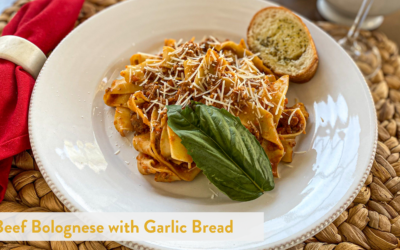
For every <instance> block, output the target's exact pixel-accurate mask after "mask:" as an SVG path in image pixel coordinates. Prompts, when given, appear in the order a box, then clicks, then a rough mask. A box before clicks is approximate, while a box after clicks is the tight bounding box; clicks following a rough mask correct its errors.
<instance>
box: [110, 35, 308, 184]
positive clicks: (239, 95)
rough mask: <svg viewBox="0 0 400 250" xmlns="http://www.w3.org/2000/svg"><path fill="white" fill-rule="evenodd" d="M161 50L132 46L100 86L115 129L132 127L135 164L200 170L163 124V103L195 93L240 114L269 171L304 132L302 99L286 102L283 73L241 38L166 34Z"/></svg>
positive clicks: (164, 178) (166, 178)
mask: <svg viewBox="0 0 400 250" xmlns="http://www.w3.org/2000/svg"><path fill="white" fill-rule="evenodd" d="M164 44H165V46H164V47H163V50H162V52H161V53H159V54H156V55H151V54H145V53H138V54H135V55H133V56H132V57H131V59H130V63H131V64H130V65H127V66H126V68H125V70H123V71H122V72H121V76H122V78H121V79H117V80H115V81H114V82H113V84H112V85H111V87H110V88H108V89H107V90H106V91H105V94H104V102H105V104H106V105H108V106H111V107H115V117H114V125H115V128H116V130H117V131H118V132H119V133H120V135H121V136H127V134H128V133H132V132H133V133H134V134H135V136H134V139H133V146H134V148H135V149H136V150H137V151H139V152H140V153H139V155H138V157H137V162H138V164H137V165H138V169H139V172H140V173H142V174H143V175H148V174H154V175H155V180H156V181H160V182H172V181H179V180H184V181H191V180H193V179H194V178H195V177H196V175H197V174H199V172H200V171H201V170H200V169H198V168H197V167H196V163H195V162H193V159H192V158H191V157H190V155H188V153H187V150H186V148H185V147H184V146H183V145H182V144H181V140H180V138H179V137H178V136H177V135H176V134H175V133H174V131H173V130H172V129H171V128H169V127H168V124H167V120H168V117H167V110H166V106H167V105H172V104H175V105H181V106H182V107H185V106H187V105H189V104H190V101H192V100H194V101H197V102H201V103H203V104H206V105H212V106H215V107H217V108H224V109H226V110H227V111H228V112H230V113H231V114H233V115H235V116H237V117H239V119H240V121H241V123H242V124H243V125H244V126H245V127H246V128H247V129H248V130H249V131H250V132H251V133H252V134H253V135H254V136H255V137H256V138H257V140H258V141H259V142H260V144H261V146H262V148H263V149H264V151H265V152H266V154H267V156H268V158H269V160H270V162H271V166H272V171H273V174H274V176H275V177H278V171H277V168H278V163H279V162H281V161H283V162H291V161H292V158H293V147H294V146H295V145H296V141H295V137H296V136H298V135H300V134H302V133H305V128H306V122H307V119H308V113H307V110H306V108H305V107H304V105H303V104H302V103H296V104H295V105H294V106H292V107H287V102H288V101H287V98H286V93H287V91H288V88H289V77H288V76H282V77H280V78H279V79H276V77H275V76H274V75H273V74H272V72H271V71H270V70H269V69H268V68H267V67H265V66H264V64H263V63H262V61H261V59H260V58H258V56H257V54H253V53H252V52H251V51H249V50H248V49H247V48H246V44H245V43H244V40H241V42H240V43H239V44H236V43H234V42H232V41H225V42H219V41H218V40H216V39H215V38H213V37H209V38H206V39H204V40H203V41H202V42H200V43H195V42H194V38H193V39H192V40H190V41H188V42H186V43H179V44H178V43H177V42H176V41H175V40H173V39H166V40H165V43H164Z"/></svg>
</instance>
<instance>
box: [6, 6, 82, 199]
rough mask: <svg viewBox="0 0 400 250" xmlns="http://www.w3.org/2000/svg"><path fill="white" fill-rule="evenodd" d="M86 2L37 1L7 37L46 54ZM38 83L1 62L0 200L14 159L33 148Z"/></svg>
mask: <svg viewBox="0 0 400 250" xmlns="http://www.w3.org/2000/svg"><path fill="white" fill-rule="evenodd" d="M83 1H84V0H35V1H33V2H30V3H28V4H26V5H24V6H23V7H22V8H21V9H20V10H19V11H18V13H17V14H16V15H15V16H14V17H13V19H12V20H11V22H10V23H9V24H8V25H7V26H6V27H5V28H4V30H3V35H14V36H19V37H22V38H25V39H27V40H29V41H31V42H32V43H34V44H36V46H38V47H39V48H40V49H41V50H42V51H43V52H44V53H45V54H47V53H49V52H50V51H51V50H52V49H54V48H55V47H56V46H57V44H58V43H60V41H61V40H62V39H63V38H64V37H65V36H66V35H67V34H68V33H69V32H70V31H71V30H72V29H73V28H74V24H75V21H76V19H77V18H78V15H79V12H80V9H81V8H82V5H83ZM34 84H35V80H34V79H33V78H32V76H31V75H29V74H28V73H27V72H25V71H24V70H23V69H22V67H20V66H17V65H15V64H14V63H12V62H9V61H6V60H2V59H0V89H1V90H0V201H2V200H3V198H4V194H5V191H6V189H7V183H8V175H9V172H10V168H11V162H12V156H14V155H16V154H18V153H20V152H22V151H24V150H27V149H29V148H30V144H29V135H28V109H29V100H30V97H31V93H32V89H33V85H34Z"/></svg>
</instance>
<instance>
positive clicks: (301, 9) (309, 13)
mask: <svg viewBox="0 0 400 250" xmlns="http://www.w3.org/2000/svg"><path fill="white" fill-rule="evenodd" d="M244 1H245V0H244ZM271 1H272V2H276V3H278V4H280V5H282V6H286V7H287V8H289V9H292V10H294V11H295V12H297V13H299V14H301V15H303V16H305V17H307V18H308V19H310V20H312V21H321V20H324V18H323V17H322V16H321V15H320V14H319V13H318V11H317V6H316V2H317V0H271ZM375 1H377V0H375ZM13 2H15V0H0V12H2V11H3V10H4V9H5V8H7V7H9V6H11V5H12V3H13ZM377 30H379V31H382V32H383V33H385V34H386V35H387V36H388V37H389V38H390V39H391V40H393V41H395V42H396V43H397V44H398V45H400V32H399V30H400V11H397V12H395V13H392V14H390V15H388V16H386V17H385V21H384V22H383V24H382V25H381V26H380V27H379V28H378V29H377Z"/></svg>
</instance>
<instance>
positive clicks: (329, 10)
mask: <svg viewBox="0 0 400 250" xmlns="http://www.w3.org/2000/svg"><path fill="white" fill-rule="evenodd" d="M363 1H364V0H318V2H317V7H318V10H319V12H320V13H321V14H322V16H323V17H324V18H325V19H327V20H330V21H332V22H336V23H339V24H344V25H348V26H351V25H352V24H353V22H354V19H355V18H356V15H357V13H358V11H359V9H360V7H361V4H362V2H363ZM399 9H400V1H398V0H375V1H374V2H373V3H372V6H371V8H370V10H369V12H368V15H367V18H366V19H365V20H364V22H363V24H362V28H363V29H368V30H372V29H376V28H378V27H379V26H380V25H381V24H382V22H383V19H384V17H383V16H385V15H388V14H391V13H393V12H395V11H397V10H399Z"/></svg>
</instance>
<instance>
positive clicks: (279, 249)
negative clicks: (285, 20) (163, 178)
mask: <svg viewBox="0 0 400 250" xmlns="http://www.w3.org/2000/svg"><path fill="white" fill-rule="evenodd" d="M132 1H137V0H132ZM129 2H131V1H123V2H119V3H116V4H114V5H113V6H110V7H108V8H107V9H105V10H103V11H102V12H101V13H98V14H96V15H93V16H92V17H90V18H88V20H86V21H85V23H87V22H88V21H93V19H96V18H100V17H98V16H100V15H101V14H102V13H103V12H108V11H110V10H111V9H114V8H117V7H119V6H120V5H124V4H127V3H129ZM263 2H266V3H268V4H269V5H271V6H281V5H279V4H276V3H273V2H270V1H269V0H263ZM290 10H291V9H290ZM291 11H293V10H291ZM293 13H295V14H296V15H297V16H299V17H300V18H301V19H303V20H307V21H308V22H309V24H308V25H311V26H314V28H317V29H319V30H320V31H321V32H325V31H324V30H322V29H321V28H320V27H319V26H318V25H317V24H316V23H315V22H313V21H310V20H309V19H307V18H305V17H304V16H302V15H299V14H298V13H297V12H295V11H293ZM99 14H100V15H99ZM85 23H83V24H81V25H80V26H78V27H77V28H75V29H74V30H72V31H71V32H70V33H69V34H68V35H67V36H66V37H65V38H64V39H63V40H62V41H61V42H60V43H59V44H58V45H57V47H56V48H55V49H54V51H55V50H57V49H58V47H59V46H60V45H61V44H62V43H64V42H65V40H66V39H67V38H69V37H70V36H71V35H73V34H74V33H76V32H77V31H79V30H80V29H81V27H82V25H85ZM327 36H328V37H329V38H330V39H332V40H334V39H333V38H332V37H331V36H329V35H327ZM338 46H339V45H338ZM339 48H341V47H340V46H339ZM341 49H342V48H341ZM52 54H53V53H52ZM52 59H53V56H52V55H50V56H49V58H48V59H47V61H46V62H45V64H44V65H43V67H42V69H41V71H40V73H39V76H38V78H37V80H36V83H38V82H40V80H41V78H42V75H43V73H42V72H43V71H44V69H45V68H46V66H47V65H48V64H49V63H50V61H51V60H52ZM351 62H352V63H353V65H355V66H356V63H355V62H354V61H353V60H351ZM356 68H357V69H358V74H359V75H361V76H362V73H361V71H360V70H359V68H358V67H356ZM362 79H364V81H363V82H364V85H363V86H364V88H366V90H368V91H367V92H368V93H369V94H367V96H368V97H369V98H368V97H367V99H369V104H370V105H371V108H372V109H373V110H371V109H370V110H369V112H370V113H371V114H372V117H374V118H375V119H374V122H373V123H372V124H371V126H373V127H375V131H374V132H375V133H374V135H373V137H374V138H373V141H374V142H373V146H372V151H371V153H370V160H369V163H368V166H367V168H366V171H365V172H364V173H363V175H362V178H361V180H360V181H359V183H358V185H357V186H356V189H355V190H354V191H353V192H351V194H347V195H349V197H348V198H347V199H346V200H345V202H344V203H343V204H341V206H340V207H339V209H338V210H336V211H335V212H333V213H332V214H331V215H330V216H328V218H327V219H326V220H325V221H322V222H320V223H319V224H318V225H316V226H315V227H314V228H311V229H309V230H307V231H305V232H304V233H302V234H301V235H300V236H297V237H295V238H292V237H287V238H286V239H285V240H284V242H283V243H280V244H277V245H272V246H271V247H268V248H264V249H268V250H283V249H287V248H290V247H293V246H295V245H297V244H300V243H302V242H303V241H305V240H307V239H308V238H310V237H312V236H314V235H316V234H318V233H319V232H320V231H322V230H323V229H325V228H326V227H327V226H328V225H329V224H331V223H333V221H334V220H335V219H336V218H338V217H339V215H341V214H342V213H343V212H344V211H345V210H346V209H347V207H348V206H349V205H350V204H351V203H352V202H353V200H354V199H355V198H356V196H357V195H358V193H359V192H360V190H361V188H362V187H363V186H364V183H365V181H366V179H367V177H368V175H369V173H370V171H371V168H372V165H373V162H374V159H375V153H376V149H377V144H378V122H377V115H376V112H375V104H374V102H373V98H372V94H371V92H370V89H369V87H368V84H367V82H366V80H365V78H364V77H362ZM36 83H35V85H34V88H33V90H32V94H31V99H30V103H29V113H28V132H29V138H30V144H31V149H32V153H33V156H34V159H35V162H36V164H37V166H38V169H39V171H40V172H41V174H42V177H43V178H44V179H45V181H46V183H47V184H48V186H49V187H50V189H51V191H52V192H53V193H54V195H56V197H57V198H58V199H59V200H60V201H61V202H62V203H63V205H64V206H66V207H67V208H68V210H70V212H83V211H81V210H79V209H77V208H76V207H75V206H74V205H73V204H72V203H71V202H70V201H69V200H68V199H67V198H66V197H65V196H64V195H63V194H62V192H61V191H60V190H59V189H58V188H57V186H56V184H55V183H54V182H53V181H52V180H51V179H50V177H49V175H48V174H47V172H46V168H45V167H44V165H43V163H42V161H41V158H40V156H39V153H38V151H37V149H36V146H35V142H34V140H33V138H34V136H33V123H32V119H33V118H32V117H33V110H34V109H33V107H34V106H33V104H34V100H35V92H36V91H35V90H36V89H37V85H38V84H36ZM344 197H345V196H344ZM116 242H117V243H119V244H121V245H124V246H126V247H129V248H132V249H141V250H153V249H170V248H165V247H162V246H159V245H156V244H153V243H152V242H150V241H116Z"/></svg>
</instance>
